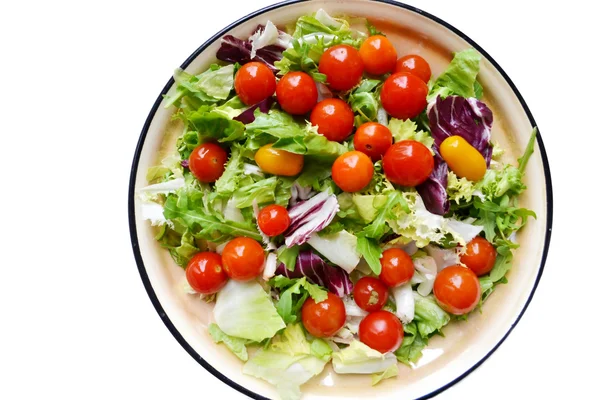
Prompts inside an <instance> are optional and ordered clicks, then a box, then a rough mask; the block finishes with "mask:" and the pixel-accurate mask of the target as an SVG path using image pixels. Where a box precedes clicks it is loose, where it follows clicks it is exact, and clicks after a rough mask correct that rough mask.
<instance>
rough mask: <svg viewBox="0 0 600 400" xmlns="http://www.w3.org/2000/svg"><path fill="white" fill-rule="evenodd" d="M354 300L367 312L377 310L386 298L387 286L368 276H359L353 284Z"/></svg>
mask: <svg viewBox="0 0 600 400" xmlns="http://www.w3.org/2000/svg"><path fill="white" fill-rule="evenodd" d="M353 294H354V301H355V302H356V305H357V306H359V307H360V308H362V309H363V310H365V311H367V312H373V311H379V310H381V308H382V307H383V306H384V305H385V303H386V302H387V299H388V287H387V286H386V285H385V283H383V282H382V281H381V280H379V279H377V278H373V277H370V276H365V277H363V278H360V279H359V280H358V282H356V284H355V285H354V290H353Z"/></svg>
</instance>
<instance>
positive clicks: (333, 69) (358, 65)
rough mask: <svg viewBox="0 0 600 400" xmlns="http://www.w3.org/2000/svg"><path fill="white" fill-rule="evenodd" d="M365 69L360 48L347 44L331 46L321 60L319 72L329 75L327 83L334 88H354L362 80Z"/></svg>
mask: <svg viewBox="0 0 600 400" xmlns="http://www.w3.org/2000/svg"><path fill="white" fill-rule="evenodd" d="M363 70H364V66H363V62H362V60H361V58H360V54H358V50H356V49H355V48H354V47H351V46H348V45H345V44H339V45H337V46H333V47H330V48H329V49H327V50H326V51H325V52H324V53H323V55H322V56H321V60H320V61H319V72H320V73H322V74H325V75H326V76H327V84H328V85H329V87H330V88H331V89H333V90H350V89H352V88H353V87H354V86H356V85H358V82H360V79H361V78H362V74H363Z"/></svg>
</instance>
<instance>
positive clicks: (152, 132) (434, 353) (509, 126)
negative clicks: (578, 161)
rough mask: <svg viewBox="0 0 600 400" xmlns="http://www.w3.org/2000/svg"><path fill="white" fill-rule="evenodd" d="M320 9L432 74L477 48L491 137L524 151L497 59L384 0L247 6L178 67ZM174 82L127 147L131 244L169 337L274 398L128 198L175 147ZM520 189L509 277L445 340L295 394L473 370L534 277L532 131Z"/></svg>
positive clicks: (436, 380)
mask: <svg viewBox="0 0 600 400" xmlns="http://www.w3.org/2000/svg"><path fill="white" fill-rule="evenodd" d="M319 8H323V9H325V11H327V12H329V13H330V14H333V15H335V14H345V15H352V16H360V17H367V18H369V20H371V21H372V22H375V25H376V26H378V27H379V29H380V30H382V31H383V32H385V33H386V34H387V35H388V37H389V38H390V39H391V40H392V41H393V42H394V44H395V46H396V49H397V50H398V54H399V55H403V54H408V53H417V54H421V55H422V56H424V58H425V59H427V60H428V61H429V63H430V65H431V67H432V72H433V75H434V76H437V75H438V74H439V73H440V72H442V71H443V70H444V69H445V68H446V66H447V65H448V63H449V62H450V60H451V58H452V53H453V52H455V51H460V50H463V49H465V48H468V47H474V48H475V49H477V50H478V51H479V52H480V53H481V54H482V56H483V59H482V63H481V72H480V75H479V80H480V82H481V83H482V85H483V87H484V93H485V96H484V99H483V101H484V102H485V103H486V104H487V105H488V106H489V107H490V108H491V109H492V111H493V112H494V126H493V129H492V140H493V141H494V142H499V143H500V145H501V146H502V147H503V148H504V149H506V150H507V152H506V154H505V156H504V157H506V161H509V162H515V161H516V158H517V157H518V156H519V155H520V154H521V153H522V152H523V150H524V148H525V146H526V143H527V140H528V138H529V134H530V133H531V130H532V128H533V127H534V126H535V125H536V124H535V121H534V119H533V116H532V115H531V113H530V112H529V109H528V108H527V105H526V104H525V101H524V100H523V98H522V97H521V95H520V94H519V92H518V91H517V89H516V87H515V86H514V85H513V83H512V82H511V80H510V79H509V78H508V76H507V75H506V73H504V71H502V69H501V68H500V66H499V65H498V64H497V63H496V62H495V61H494V60H493V59H492V58H491V57H490V56H489V55H488V54H487V53H486V52H485V51H484V50H483V49H482V48H481V47H479V46H478V45H477V44H476V43H474V42H473V41H472V40H471V39H469V38H468V37H467V36H465V35H464V34H463V33H461V32H460V31H458V30H457V29H455V28H454V27H452V26H450V25H449V24H447V23H446V22H444V21H442V20H440V19H439V18H437V17H435V16H433V15H430V14H427V13H425V12H423V11H420V10H418V9H415V8H413V7H410V6H407V5H404V4H400V3H395V2H391V1H385V0H383V1H382V0H380V1H365V0H344V1H333V0H327V1H326V0H320V1H319V0H317V1H314V0H313V1H302V0H300V1H288V2H285V3H279V4H275V5H272V6H270V7H267V8H264V9H262V10H259V11H256V12H255V13H253V14H250V15H248V16H247V17H245V18H242V19H241V20H239V21H237V22H234V23H233V24H231V25H230V26H228V27H227V28H225V29H223V30H222V31H221V32H219V33H217V34H216V35H215V36H213V37H212V38H211V39H209V40H208V41H207V42H206V43H204V44H203V45H202V46H200V47H199V48H198V50H196V51H195V52H194V54H192V55H191V56H190V57H189V58H188V59H187V60H186V61H185V62H184V63H183V65H182V66H181V67H182V68H183V69H185V70H186V71H188V72H191V73H198V72H200V71H203V70H205V69H206V68H207V67H208V66H209V65H210V63H212V62H214V61H215V54H216V51H217V49H218V48H219V39H220V38H221V37H222V36H224V35H226V34H232V35H234V36H237V37H241V38H245V37H248V36H249V34H250V33H251V32H252V30H253V29H254V28H255V27H256V25H258V24H261V23H262V24H264V23H265V22H266V21H267V20H271V21H273V22H274V23H275V24H277V25H280V26H283V25H285V24H287V23H290V22H293V21H295V20H296V19H297V18H298V17H299V16H301V15H305V14H309V13H311V12H314V11H316V10H318V9H319ZM169 90H173V80H172V79H170V80H169V82H168V83H167V85H166V86H165V88H164V89H163V91H162V92H161V93H160V95H159V97H158V99H157V100H156V103H155V104H154V106H153V107H152V110H151V111H150V114H149V116H148V119H147V120H146V123H145V125H144V127H143V130H142V133H141V135H140V139H139V143H138V146H137V149H136V151H135V156H134V160H133V166H132V171H131V182H130V188H129V222H130V230H131V240H132V245H133V251H134V254H135V258H136V261H137V265H138V268H139V271H140V275H141V277H142V280H143V282H144V285H145V287H146V290H147V291H148V295H149V296H150V299H151V300H152V303H153V304H154V307H155V308H156V310H157V311H158V313H159V315H160V317H161V318H162V320H163V321H164V323H165V325H166V326H167V327H168V328H169V330H170V331H171V333H173V336H175V338H176V339H177V341H178V342H179V343H180V344H181V345H182V346H183V347H184V348H185V349H186V351H187V352H188V353H189V354H190V355H191V356H192V357H194V359H196V360H197V361H198V362H199V363H200V364H201V365H202V366H203V367H204V368H206V369H207V370H209V371H210V372H211V373H212V374H214V375H215V376H216V377H218V378H219V379H221V380H222V381H223V382H225V383H226V384H228V385H230V386H232V387H234V388H236V389H237V390H239V391H240V392H242V393H245V394H247V395H248V396H250V397H252V398H257V399H262V398H273V397H276V393H275V390H274V388H273V387H272V386H270V385H269V384H267V383H266V382H263V381H261V380H257V379H255V378H252V377H249V376H246V375H243V374H242V363H241V362H240V361H239V360H238V359H237V358H236V357H235V356H234V355H233V354H231V353H230V352H229V351H228V350H227V349H226V348H224V346H222V345H215V344H214V343H213V341H212V339H211V338H210V336H209V335H208V332H207V325H208V324H209V323H210V322H211V318H212V312H211V308H212V305H208V304H206V303H204V302H202V301H199V300H198V299H197V298H195V297H193V296H190V295H187V294H185V293H184V292H183V290H182V288H181V283H182V281H183V279H184V271H183V269H181V268H179V267H178V266H176V265H175V264H174V262H173V261H172V260H171V258H170V256H169V254H168V252H167V251H165V250H164V249H162V248H161V247H160V246H159V245H158V243H157V242H156V241H155V240H154V238H153V237H154V234H155V232H154V229H153V228H152V227H151V226H150V224H149V223H148V222H147V221H144V220H143V219H142V217H141V214H140V212H139V205H138V204H137V201H136V198H135V192H136V190H137V189H139V188H141V187H143V186H146V185H147V182H146V179H145V175H146V171H147V169H148V168H149V167H150V166H153V165H155V164H156V163H157V162H158V160H160V158H161V156H162V154H164V153H165V152H168V151H172V150H173V149H174V139H175V138H176V137H177V135H178V134H179V132H180V129H181V127H180V126H179V125H177V124H176V123H173V122H171V121H170V116H171V114H172V112H173V110H172V109H165V108H164V107H163V106H162V104H161V103H162V97H163V95H164V94H165V93H167V92H168V91H169ZM526 184H527V185H528V187H529V189H528V190H527V192H526V193H525V194H524V195H523V196H522V198H521V204H522V205H523V206H525V207H528V208H530V209H532V210H534V211H535V212H536V213H537V216H538V218H537V220H534V221H531V223H529V224H528V225H527V227H526V228H525V229H524V230H523V231H522V232H521V233H520V234H519V235H518V236H517V240H518V242H519V243H520V244H521V248H520V249H518V250H517V251H516V254H515V259H514V264H513V268H512V270H511V271H510V273H509V275H508V279H509V283H508V284H507V285H500V286H499V287H498V288H497V290H496V291H495V292H494V293H493V294H492V296H491V297H490V298H489V299H488V300H487V301H486V303H485V305H484V307H483V313H481V314H480V313H474V314H473V315H471V316H469V320H468V321H467V322H460V323H452V324H450V325H449V326H447V327H446V328H445V329H444V334H445V338H444V337H441V336H436V337H434V338H432V339H431V340H430V345H429V346H428V347H427V348H426V349H425V350H424V351H423V357H422V358H421V360H419V362H418V363H417V365H416V366H415V368H413V369H411V368H408V367H406V366H404V365H400V369H401V372H400V376H399V377H398V378H397V379H390V380H386V381H384V382H382V383H381V384H380V385H378V386H376V387H371V385H370V376H356V375H354V376H350V375H336V374H334V373H333V372H332V371H331V369H326V370H325V371H324V372H323V373H322V374H321V375H319V376H318V377H316V378H314V379H313V380H311V381H310V382H309V383H307V384H306V385H304V386H303V387H302V391H303V393H304V399H341V398H343V399H350V398H371V397H375V396H377V398H382V399H392V398H393V399H397V398H402V399H409V398H429V397H432V396H434V395H436V394H437V393H439V392H441V391H443V390H445V389H446V388H448V387H450V386H451V385H453V384H454V383H456V382H458V381H459V380H461V379H462V378H464V377H465V376H467V375H468V374H469V373H470V372H471V371H473V370H474V369H475V368H477V367H478V366H479V365H480V364H481V363H482V362H483V361H485V359H487V357H489V356H490V355H491V354H492V353H493V352H494V350H496V349H497V348H498V346H499V345H500V344H501V343H502V342H503V341H504V339H505V338H506V336H507V335H508V334H509V333H510V331H511V330H512V329H513V327H514V326H515V324H516V323H517V322H518V321H519V319H520V318H521V316H522V315H523V313H524V312H525V309H526V308H527V305H528V304H529V302H530V300H531V297H532V296H533V293H534V291H535V288H536V286H537V284H538V282H539V280H540V277H541V275H542V270H543V266H544V262H545V259H546V254H547V250H548V245H549V242H550V232H551V225H552V186H551V181H550V170H549V166H548V160H547V158H546V152H545V150H544V146H543V143H542V139H541V136H539V135H538V138H537V145H536V147H535V152H534V155H533V156H532V158H531V160H530V162H529V164H528V167H527V171H526Z"/></svg>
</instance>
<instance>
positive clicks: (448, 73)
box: [427, 49, 483, 102]
mask: <svg viewBox="0 0 600 400" xmlns="http://www.w3.org/2000/svg"><path fill="white" fill-rule="evenodd" d="M480 60H481V55H480V54H479V53H478V52H477V51H476V50H475V49H466V50H463V51H461V52H458V53H456V54H455V55H454V58H453V59H452V61H451V62H450V65H449V66H448V68H446V70H445V71H444V72H443V73H442V74H441V75H440V76H438V78H437V79H436V80H435V81H433V83H431V82H430V89H429V94H428V95H427V101H428V102H429V101H432V100H434V99H435V98H437V97H438V96H442V98H446V97H447V96H450V95H456V96H462V97H465V98H469V97H478V98H480V97H481V96H482V95H483V88H482V87H481V85H480V84H479V83H477V80H476V79H477V74H478V73H479V62H480Z"/></svg>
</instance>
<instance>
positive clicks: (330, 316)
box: [302, 293, 346, 338]
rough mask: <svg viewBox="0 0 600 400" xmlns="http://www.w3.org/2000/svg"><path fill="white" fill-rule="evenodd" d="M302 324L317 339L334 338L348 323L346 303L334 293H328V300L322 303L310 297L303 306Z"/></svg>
mask: <svg viewBox="0 0 600 400" xmlns="http://www.w3.org/2000/svg"><path fill="white" fill-rule="evenodd" d="M302 323H303V324H304V327H305V328H306V330H307V331H308V333H310V334H311V335H313V336H315V337H320V338H322V337H329V336H333V335H335V334H336V333H337V331H339V330H340V329H342V326H344V324H345V323H346V307H345V306H344V302H343V301H342V299H340V298H339V297H338V296H336V295H335V294H333V293H327V298H326V299H325V300H323V301H322V302H320V303H316V302H315V301H314V300H313V298H312V297H309V298H308V299H307V300H306V301H305V302H304V304H303V305H302Z"/></svg>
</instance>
